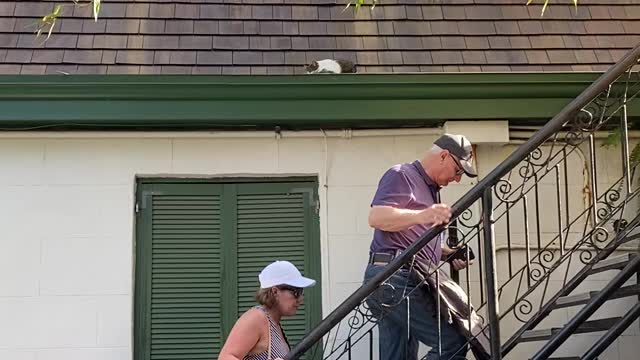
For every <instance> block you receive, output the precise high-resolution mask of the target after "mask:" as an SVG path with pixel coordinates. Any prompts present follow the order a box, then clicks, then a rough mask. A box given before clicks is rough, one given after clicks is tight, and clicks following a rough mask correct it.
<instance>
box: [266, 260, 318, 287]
mask: <svg viewBox="0 0 640 360" xmlns="http://www.w3.org/2000/svg"><path fill="white" fill-rule="evenodd" d="M258 279H259V280H260V288H262V289H268V288H270V287H273V286H278V285H289V286H293V287H297V288H306V287H309V286H313V285H315V284H316V281H315V280H313V279H309V278H306V277H304V276H302V274H301V273H300V271H298V269H297V268H296V267H295V265H293V264H292V263H290V262H288V261H274V262H272V263H271V264H269V265H267V266H266V267H265V268H264V269H262V271H261V272H260V274H259V275H258Z"/></svg>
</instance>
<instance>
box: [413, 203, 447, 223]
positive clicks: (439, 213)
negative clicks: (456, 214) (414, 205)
mask: <svg viewBox="0 0 640 360" xmlns="http://www.w3.org/2000/svg"><path fill="white" fill-rule="evenodd" d="M420 217H421V219H422V221H421V223H422V224H431V225H432V226H438V225H442V224H446V223H448V222H449V220H451V208H450V207H449V205H447V204H433V205H431V206H430V207H428V208H426V209H424V210H422V211H421V212H420Z"/></svg>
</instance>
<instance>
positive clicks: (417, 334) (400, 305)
mask: <svg viewBox="0 0 640 360" xmlns="http://www.w3.org/2000/svg"><path fill="white" fill-rule="evenodd" d="M472 156H473V153H472V147H471V143H470V142H469V141H468V140H467V139H466V138H465V137H464V136H462V135H452V134H444V135H442V136H441V137H440V138H438V140H436V141H435V142H434V146H433V147H432V148H431V150H429V151H428V152H427V153H426V154H425V156H424V157H423V159H422V160H420V161H415V162H413V163H406V164H398V165H395V166H393V167H392V168H391V169H389V170H388V171H387V172H386V173H385V174H384V175H383V176H382V178H381V179H380V183H379V184H378V189H377V191H376V194H375V196H374V199H373V202H372V203H371V209H370V211H369V225H370V226H371V227H373V228H374V229H375V231H374V235H373V241H372V242H371V248H370V256H369V265H368V267H367V270H366V273H365V281H366V280H368V279H370V278H372V277H374V276H375V275H376V274H378V273H379V272H380V271H382V269H383V268H384V266H385V265H387V264H388V263H389V262H391V260H393V258H394V257H395V256H397V255H398V254H399V252H402V251H404V250H405V249H406V248H407V247H409V245H411V244H412V243H413V242H414V241H416V240H417V239H418V238H419V237H420V236H421V235H423V234H424V233H425V232H426V231H427V230H428V229H429V228H430V227H432V226H436V225H440V224H446V223H448V222H449V220H450V218H451V208H450V207H449V206H448V205H446V204H442V203H440V201H439V190H440V188H442V187H444V186H447V185H449V183H451V182H452V181H455V182H460V179H461V177H462V175H464V174H466V175H467V176H469V177H476V176H477V174H476V172H475V170H474V169H473V166H472ZM452 252H453V250H451V249H449V248H448V247H446V244H442V236H439V237H438V238H437V239H434V240H433V241H431V242H430V243H429V244H428V245H427V246H425V247H424V248H423V249H421V250H420V252H418V253H417V254H416V256H415V259H414V261H417V262H422V263H424V264H427V263H432V264H435V265H437V264H438V263H439V262H440V260H441V258H442V256H443V255H447V254H450V253H452ZM451 265H452V266H453V268H455V269H456V270H460V269H462V268H464V267H466V266H467V263H466V262H465V261H463V260H460V259H455V260H453V261H451ZM409 268H410V264H409V265H408V266H405V267H403V268H402V269H400V270H399V271H397V272H396V273H395V274H394V275H393V276H392V277H391V278H389V280H387V281H386V282H385V284H383V285H382V286H381V287H380V288H379V290H378V291H377V292H376V293H374V294H373V295H372V296H370V297H369V298H368V299H367V304H368V305H369V307H370V309H371V311H372V313H373V314H374V316H376V318H378V320H379V324H378V326H379V335H380V339H379V346H380V360H394V359H403V360H404V359H417V354H418V342H422V343H424V344H426V345H428V346H430V347H431V348H432V349H431V351H430V352H429V354H428V356H427V358H428V359H437V358H438V348H439V344H441V348H440V353H441V355H442V359H465V354H466V352H467V347H466V345H465V343H466V338H465V337H464V336H462V335H461V334H460V333H459V332H458V331H456V329H455V328H454V327H453V326H452V325H451V324H449V323H448V322H447V321H445V320H444V319H441V321H440V326H441V337H440V339H439V338H438V319H437V318H436V317H435V314H436V304H435V300H434V297H433V296H432V294H430V293H429V291H430V290H429V289H428V288H427V287H426V286H424V285H421V282H420V280H419V279H418V277H417V276H416V274H415V273H414V272H411V271H409ZM416 287H417V289H416ZM407 295H408V299H409V300H408V304H407V300H406V299H405V296H407ZM407 311H409V313H407Z"/></svg>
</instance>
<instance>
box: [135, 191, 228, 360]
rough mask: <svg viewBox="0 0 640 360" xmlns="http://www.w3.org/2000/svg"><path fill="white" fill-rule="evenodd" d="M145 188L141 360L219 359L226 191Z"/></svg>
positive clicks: (141, 247) (140, 252) (139, 333)
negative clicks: (222, 217) (222, 210)
mask: <svg viewBox="0 0 640 360" xmlns="http://www.w3.org/2000/svg"><path fill="white" fill-rule="evenodd" d="M144 187H145V185H143V189H141V190H142V207H143V208H144V209H143V210H144V211H142V217H143V219H142V223H143V224H142V226H140V227H139V231H141V233H139V235H140V236H139V237H138V239H139V240H138V244H137V245H138V247H139V249H138V255H139V256H138V261H139V262H140V264H139V265H138V268H139V269H140V270H146V271H141V272H140V276H139V277H138V283H137V286H136V287H137V291H136V292H137V295H139V296H138V297H137V300H138V302H139V304H138V306H137V309H138V314H137V315H138V329H136V335H137V336H138V337H142V338H140V339H139V341H137V342H136V343H137V345H138V349H137V355H138V356H137V359H139V360H172V359H175V360H189V359H216V358H217V356H218V353H219V351H220V348H221V345H222V328H221V318H222V316H221V315H222V306H221V288H222V277H221V276H222V262H221V243H222V241H221V238H222V236H221V226H220V223H221V221H220V208H221V196H220V194H221V186H220V185H211V184H171V185H169V184H166V185H164V184H154V185H146V188H144ZM139 221H140V220H139ZM141 268H142V269H141ZM145 268H146V269H145ZM141 303H144V304H141ZM140 305H142V307H140ZM140 309H142V311H140ZM140 327H142V328H140Z"/></svg>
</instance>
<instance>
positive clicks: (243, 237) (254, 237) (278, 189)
mask: <svg viewBox="0 0 640 360" xmlns="http://www.w3.org/2000/svg"><path fill="white" fill-rule="evenodd" d="M301 186H302V187H301ZM304 186H305V184H302V185H301V184H295V183H294V184H242V185H238V194H237V241H238V247H237V248H238V251H237V257H238V262H237V273H238V311H239V313H242V312H244V311H246V310H247V309H248V308H250V307H251V306H254V305H255V304H256V302H255V299H254V296H255V293H256V290H257V289H258V287H259V283H258V278H257V275H258V273H259V272H260V270H262V268H264V267H265V266H266V265H267V264H269V263H271V262H273V261H275V260H288V261H291V262H292V263H293V264H294V265H296V267H298V269H300V271H301V272H302V273H303V274H304V275H307V276H310V277H315V278H316V279H319V277H318V274H317V271H314V270H316V269H315V264H314V263H313V261H314V260H313V256H310V255H312V253H313V247H314V245H313V244H311V241H310V240H311V239H313V238H315V236H314V234H313V231H314V229H315V228H314V226H313V221H314V219H315V210H314V206H313V204H315V201H314V197H313V194H314V193H313V187H311V186H310V185H308V184H307V185H306V186H307V187H304ZM315 255H316V256H317V253H316V254H315ZM317 295H319V286H317V287H315V288H311V289H308V290H306V291H305V303H304V304H303V305H302V306H301V307H300V308H299V309H298V312H297V314H296V315H295V316H294V317H292V318H286V319H284V320H283V323H282V326H283V327H284V329H285V332H286V334H287V338H288V339H289V342H290V343H291V345H292V346H293V345H295V344H296V343H297V342H298V341H299V340H300V339H301V338H302V336H303V335H304V334H305V333H306V332H307V331H308V330H309V329H310V324H312V323H314V321H315V319H314V315H318V314H317V313H318V311H316V314H313V313H312V312H310V311H309V306H310V304H311V305H312V306H314V307H318V308H319V305H320V304H318V303H314V300H315V299H317Z"/></svg>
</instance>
